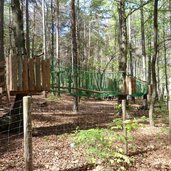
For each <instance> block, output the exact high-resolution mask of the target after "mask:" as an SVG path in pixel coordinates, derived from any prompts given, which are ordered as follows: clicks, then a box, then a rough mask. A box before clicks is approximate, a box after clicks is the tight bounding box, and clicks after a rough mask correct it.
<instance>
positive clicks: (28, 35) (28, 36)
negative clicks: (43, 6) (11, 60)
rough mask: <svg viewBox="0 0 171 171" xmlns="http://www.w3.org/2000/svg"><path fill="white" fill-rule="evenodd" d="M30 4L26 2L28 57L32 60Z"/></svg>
mask: <svg viewBox="0 0 171 171" xmlns="http://www.w3.org/2000/svg"><path fill="white" fill-rule="evenodd" d="M29 26H30V24H29V2H28V0H26V49H27V57H28V58H30V31H29Z"/></svg>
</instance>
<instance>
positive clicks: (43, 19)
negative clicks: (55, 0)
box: [42, 0, 47, 59]
mask: <svg viewBox="0 0 171 171" xmlns="http://www.w3.org/2000/svg"><path fill="white" fill-rule="evenodd" d="M42 24H43V28H42V29H43V58H44V59H46V54H47V51H46V22H45V0H42Z"/></svg>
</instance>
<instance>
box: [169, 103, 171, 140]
mask: <svg viewBox="0 0 171 171" xmlns="http://www.w3.org/2000/svg"><path fill="white" fill-rule="evenodd" d="M169 141H170V142H171V100H169Z"/></svg>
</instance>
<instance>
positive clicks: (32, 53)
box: [31, 7, 36, 58]
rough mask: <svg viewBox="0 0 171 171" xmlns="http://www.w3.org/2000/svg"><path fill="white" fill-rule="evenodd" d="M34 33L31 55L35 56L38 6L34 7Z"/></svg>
mask: <svg viewBox="0 0 171 171" xmlns="http://www.w3.org/2000/svg"><path fill="white" fill-rule="evenodd" d="M32 32H33V34H32V51H31V56H32V58H34V55H35V54H34V53H35V52H34V48H35V47H34V46H35V35H36V7H34V12H33V31H32Z"/></svg>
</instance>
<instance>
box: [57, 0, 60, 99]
mask: <svg viewBox="0 0 171 171" xmlns="http://www.w3.org/2000/svg"><path fill="white" fill-rule="evenodd" d="M59 20H60V18H59V0H56V59H57V67H58V80H57V84H58V96H60V45H59Z"/></svg>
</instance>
